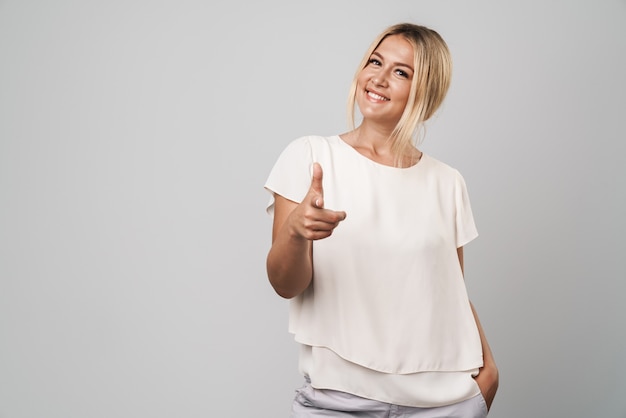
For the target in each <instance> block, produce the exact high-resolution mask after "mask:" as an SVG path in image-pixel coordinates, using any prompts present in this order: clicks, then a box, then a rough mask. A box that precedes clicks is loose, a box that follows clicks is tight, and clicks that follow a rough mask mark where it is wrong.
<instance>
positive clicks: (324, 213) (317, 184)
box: [291, 163, 346, 240]
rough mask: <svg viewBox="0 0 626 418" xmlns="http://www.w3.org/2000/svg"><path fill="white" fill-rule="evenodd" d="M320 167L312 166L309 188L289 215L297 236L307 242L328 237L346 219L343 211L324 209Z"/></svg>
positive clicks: (316, 164) (317, 165)
mask: <svg viewBox="0 0 626 418" xmlns="http://www.w3.org/2000/svg"><path fill="white" fill-rule="evenodd" d="M322 177H323V172H322V167H321V166H320V165H319V164H318V163H314V164H313V178H312V179H311V187H309V191H308V193H307V194H306V196H305V197H304V199H303V200H302V203H300V204H299V205H298V207H297V208H296V209H295V210H294V211H293V212H292V213H291V218H292V219H291V221H292V225H293V226H294V229H295V231H296V232H297V234H298V235H300V236H301V237H303V238H306V239H308V240H318V239H323V238H327V237H329V236H330V235H331V234H332V233H333V230H334V229H335V228H336V227H337V225H339V222H341V221H343V220H344V219H346V213H345V212H343V211H334V210H330V209H324V188H323V186H322Z"/></svg>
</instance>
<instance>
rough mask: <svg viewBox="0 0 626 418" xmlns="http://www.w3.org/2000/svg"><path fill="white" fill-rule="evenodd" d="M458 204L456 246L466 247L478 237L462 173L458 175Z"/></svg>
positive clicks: (456, 194)
mask: <svg viewBox="0 0 626 418" xmlns="http://www.w3.org/2000/svg"><path fill="white" fill-rule="evenodd" d="M455 204H456V246H457V248H459V247H462V246H464V245H465V244H467V243H469V242H470V241H472V240H473V239H474V238H476V237H477V236H478V231H477V229H476V224H475V223H474V215H473V214H472V207H471V205H470V200H469V195H468V193H467V186H466V185H465V180H464V179H463V176H461V174H460V173H458V175H457V179H456V185H455Z"/></svg>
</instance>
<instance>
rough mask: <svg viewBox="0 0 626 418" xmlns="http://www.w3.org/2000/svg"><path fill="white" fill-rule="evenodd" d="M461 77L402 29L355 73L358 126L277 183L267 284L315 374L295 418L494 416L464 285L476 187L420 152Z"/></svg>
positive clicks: (436, 46)
mask: <svg viewBox="0 0 626 418" xmlns="http://www.w3.org/2000/svg"><path fill="white" fill-rule="evenodd" d="M450 77H451V58H450V54H449V50H448V48H447V45H446V43H445V42H444V41H443V39H442V38H441V37H440V36H439V34H438V33H437V32H435V31H433V30H431V29H429V28H426V27H423V26H418V25H414V24H406V23H404V24H398V25H394V26H391V27H389V28H388V29H387V30H385V31H384V32H383V33H381V34H380V35H379V36H378V38H377V39H376V40H374V42H373V43H372V45H371V46H370V48H369V50H368V51H367V52H366V54H365V56H364V58H363V61H362V62H361V64H360V65H359V68H358V70H357V72H356V74H355V77H354V81H353V83H352V87H351V90H350V100H349V104H348V109H349V112H350V113H351V119H352V129H351V130H350V131H348V132H346V133H344V134H341V135H336V136H331V137H320V136H307V137H301V138H298V139H296V140H295V141H292V142H291V143H290V144H289V145H288V146H287V147H286V148H285V150H284V151H283V152H282V153H281V155H280V157H279V158H278V161H277V162H276V164H275V165H274V167H273V169H272V171H271V173H270V175H269V178H268V180H267V182H266V184H265V187H266V189H267V190H269V191H270V192H271V193H272V197H271V199H270V204H269V206H268V212H269V213H270V214H271V215H272V216H273V230H272V246H271V248H270V250H269V253H268V257H267V273H268V277H269V280H270V283H271V285H272V286H273V288H274V289H275V291H276V292H277V293H278V294H279V295H280V296H282V297H284V298H288V299H291V301H290V312H289V331H290V332H292V333H293V334H294V336H295V339H296V341H297V342H298V343H299V344H300V347H301V350H300V360H299V368H300V371H301V372H302V374H303V375H304V377H305V384H304V386H303V387H302V388H300V389H299V390H298V391H297V394H296V397H295V399H294V403H293V416H294V417H316V416H337V417H344V416H345V417H348V416H363V417H364V416H367V417H377V416H380V417H383V416H385V417H387V416H403V417H405V416H406V417H435V416H437V417H440V416H446V417H481V416H483V417H484V416H486V415H487V413H488V409H489V407H490V406H491V402H492V401H493V398H494V396H495V392H496V390H497V386H498V370H497V367H496V365H495V362H494V359H493V355H492V353H491V350H490V348H489V345H488V343H487V340H486V339H485V335H484V332H483V330H482V327H481V325H480V322H479V321H478V317H477V316H476V313H475V311H474V308H473V306H472V305H471V303H470V301H469V299H468V296H467V290H466V288H465V283H464V280H463V246H464V245H465V244H467V243H468V242H470V241H471V240H473V239H474V238H475V237H476V236H477V231H476V228H475V225H474V220H473V216H472V211H471V208H470V203H469V198H468V195H467V190H466V186H465V182H464V180H463V177H462V176H461V175H460V173H459V172H458V171H457V170H455V169H453V168H451V167H450V166H448V165H446V164H444V163H442V162H440V161H438V160H436V159H434V158H433V157H430V156H429V155H426V154H424V153H423V152H421V151H420V150H419V149H418V148H416V146H415V144H416V141H415V137H416V134H417V133H418V132H419V131H420V128H421V127H422V125H423V123H424V122H425V121H426V120H428V119H429V118H430V117H431V116H432V115H433V113H434V112H435V111H436V110H437V108H438V107H439V105H440V104H441V103H442V101H443V100H444V97H445V95H446V92H447V90H448V87H449V84H450ZM356 106H358V110H359V112H360V114H361V116H362V118H361V122H360V124H359V125H358V126H357V127H354V125H355V124H354V115H355V107H356ZM394 414H395V415H394Z"/></svg>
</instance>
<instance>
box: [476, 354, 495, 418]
mask: <svg viewBox="0 0 626 418" xmlns="http://www.w3.org/2000/svg"><path fill="white" fill-rule="evenodd" d="M474 380H476V383H477V384H478V387H479V388H480V392H481V393H482V395H483V398H485V402H486V403H487V409H488V410H489V409H491V404H492V403H493V399H494V398H495V397H496V392H497V391H498V384H499V382H500V377H499V375H498V368H497V367H496V366H495V364H493V365H485V366H484V367H481V368H480V370H479V373H478V376H476V377H475V378H474Z"/></svg>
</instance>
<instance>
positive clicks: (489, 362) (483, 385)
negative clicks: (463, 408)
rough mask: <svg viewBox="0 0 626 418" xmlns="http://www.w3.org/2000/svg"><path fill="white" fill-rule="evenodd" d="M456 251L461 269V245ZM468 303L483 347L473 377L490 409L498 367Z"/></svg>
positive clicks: (476, 315)
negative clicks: (481, 355)
mask: <svg viewBox="0 0 626 418" xmlns="http://www.w3.org/2000/svg"><path fill="white" fill-rule="evenodd" d="M457 253H458V255H459V263H460V264H461V270H462V271H463V247H459V248H458V249H457ZM470 305H471V307H472V313H473V314H474V320H475V321H476V325H477V326H478V333H479V335H480V342H481V344H482V347H483V367H481V368H480V370H479V373H478V376H476V377H475V380H476V383H477V384H478V387H479V388H480V391H481V393H482V394H483V397H484V398H485V402H486V403H487V409H491V404H492V403H493V400H494V398H495V396H496V392H497V391H498V384H499V382H500V377H499V374H498V367H497V366H496V362H495V359H494V358H493V353H492V352H491V347H489V343H488V342H487V337H485V331H484V330H483V327H482V325H481V324H480V320H479V319H478V314H477V313H476V309H475V308H474V305H473V304H472V303H471V302H470Z"/></svg>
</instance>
